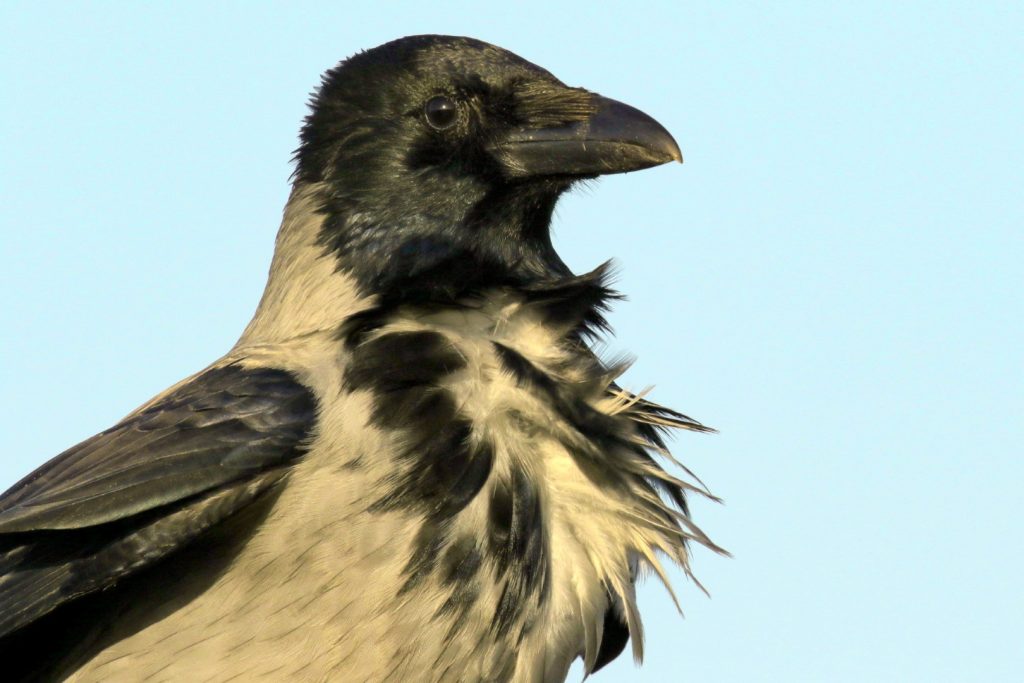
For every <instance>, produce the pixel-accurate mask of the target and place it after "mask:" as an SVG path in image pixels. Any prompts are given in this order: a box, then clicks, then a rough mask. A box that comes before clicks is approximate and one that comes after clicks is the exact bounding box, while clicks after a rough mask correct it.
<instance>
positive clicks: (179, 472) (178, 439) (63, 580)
mask: <svg viewBox="0 0 1024 683" xmlns="http://www.w3.org/2000/svg"><path fill="white" fill-rule="evenodd" d="M315 419H316V402H315V399H314V397H313V395H312V393H311V392H310V391H309V390H308V389H307V388H305V387H303V386H302V385H301V384H299V383H298V382H297V381H296V380H295V379H294V377H292V375H290V374H289V373H287V372H284V371H281V370H275V369H267V368H258V369H246V368H243V367H241V366H239V365H228V366H222V367H217V368H213V369H211V370H207V371H205V372H203V373H202V374H200V375H198V376H197V377H195V378H193V379H192V380H190V381H189V382H187V383H186V384H184V385H182V386H180V387H178V388H177V389H175V390H174V391H173V392H171V393H170V394H168V395H167V396H165V397H164V398H162V399H160V400H159V401H157V402H155V403H153V404H152V405H150V406H148V407H146V408H144V409H143V410H141V411H139V412H137V413H135V414H133V415H131V416H130V417H128V418H126V419H125V420H124V421H122V422H121V423H119V424H118V425H116V426H115V427H113V428H111V429H108V430H107V431H105V432H101V433H100V434H97V435H96V436H94V437H92V438H91V439H88V440H86V441H84V442H82V443H81V444H79V445H77V446H75V447H73V448H71V449H69V450H67V451H65V452H64V453H62V454H60V455H59V456H57V457H56V458H54V459H53V460H51V461H50V462H48V463H46V464H45V465H43V466H42V467H40V468H39V469H38V470H36V471H35V472H33V473H32V474H30V475H29V476H28V477H26V478H25V479H23V480H22V481H21V482H19V483H18V484H16V485H15V486H13V487H12V488H11V489H10V490H8V491H7V492H6V493H5V494H3V495H2V496H0V637H2V636H4V635H6V634H8V633H11V632H12V631H15V630H16V629H20V628H21V627H23V626H25V625H27V624H30V623H32V622H33V621H35V620H37V619H39V618H40V617H42V616H44V615H46V614H48V613H49V612H51V611H52V610H54V609H56V608H57V607H60V606H61V605H63V604H65V603H67V602H69V601H71V600H74V599H75V598H78V597H80V596H83V595H86V594H88V593H92V592H94V591H98V590H101V589H106V588H109V587H111V586H113V585H114V584H115V583H117V582H118V581H119V580H121V579H123V578H125V577H127V576H129V575H131V574H134V573H136V572H138V571H139V570H140V569H143V568H145V567H147V566H150V565H152V564H153V563H155V562H157V561H158V560H160V559H162V558H164V557H166V556H167V555H168V554H170V553H172V552H174V551H175V550H178V549H179V548H181V547H183V546H185V545H187V544H188V543H189V542H191V541H192V540H194V539H195V538H196V537H197V536H199V535H200V534H201V533H202V532H204V531H205V530H207V529H209V528H210V527H212V526H214V525H216V524H217V523H219V522H221V521H223V520H225V519H226V518H227V517H229V516H231V515H233V514H234V513H236V512H238V511H239V510H241V509H242V508H244V507H246V506H247V505H248V504H249V503H251V502H253V501H254V500H256V499H257V498H258V497H260V496H261V495H262V494H263V493H265V492H266V491H268V490H269V489H270V488H271V487H272V486H273V485H274V484H275V483H277V482H278V481H280V480H281V478H283V477H284V476H285V474H286V472H287V466H288V465H289V464H291V463H292V462H293V461H294V460H295V459H296V458H298V457H300V456H301V455H302V454H303V453H304V449H305V444H306V440H307V437H308V435H309V433H310V430H311V429H312V426H313V424H314V422H315Z"/></svg>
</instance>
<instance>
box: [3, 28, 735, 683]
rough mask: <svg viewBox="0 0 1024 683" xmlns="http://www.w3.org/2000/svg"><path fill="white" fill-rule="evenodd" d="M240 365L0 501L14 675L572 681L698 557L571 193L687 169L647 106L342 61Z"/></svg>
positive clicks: (454, 73) (689, 486)
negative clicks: (569, 230)
mask: <svg viewBox="0 0 1024 683" xmlns="http://www.w3.org/2000/svg"><path fill="white" fill-rule="evenodd" d="M310 107H311V112H310V114H309V115H308V117H307V118H306V121H305V125H304V126H303V128H302V133H301V144H300V146H299V149H298V151H297V153H296V157H295V160H296V170H295V175H294V187H293V189H292V192H291V196H290V198H289V200H288V204H287V206H286V207H285V210H284V219H283V222H282V224H281V229H280V232H279V233H278V236H277V243H276V249H275V252H274V257H273V262H272V265H271V268H270V275H269V279H268V282H267V285H266V290H265V292H264V294H263V297H262V299H261V301H260V303H259V307H258V308H257V310H256V313H255V316H254V317H253V319H252V322H250V323H249V325H248V327H246V329H245V330H244V331H243V332H242V335H241V338H240V339H239V340H238V343H237V344H236V345H235V346H234V348H232V349H231V350H230V351H229V352H228V353H227V355H225V356H224V357H223V358H221V359H219V360H217V361H215V362H214V363H213V364H212V365H210V366H209V367H207V368H206V369H204V370H202V371H200V372H198V373H197V374H195V375H193V376H192V377H189V378H187V379H185V380H183V381H182V382H180V383H178V384H177V385H175V386H173V387H171V388H170V389H168V390H167V391H165V392H164V393H162V394H160V395H159V396H157V397H155V398H153V399H152V400H150V401H149V402H148V403H146V404H145V405H143V406H142V407H140V408H138V409H137V410H135V411H134V412H133V413H131V414H130V415H129V416H128V417H126V418H125V419H124V420H122V421H121V422H120V423H118V424H116V425H115V426H113V427H111V428H110V429H107V430H106V431H103V432H100V433H99V434H97V435H95V436H93V437H92V438H90V439H88V440H86V441H84V442H82V443H80V444H78V445H77V446H74V447H72V448H70V449H68V450H67V451H65V452H64V453H62V454H60V455H59V456H57V457H55V458H54V459H53V460H50V461H49V462H48V463H46V464H45V465H43V466H42V467H40V468H39V469H37V470H36V471H35V472H33V473H32V474H30V475H28V476H27V477H25V478H24V479H23V480H22V481H20V482H19V483H18V484H16V485H15V486H14V487H13V488H11V489H10V490H8V491H7V492H6V493H5V494H3V496H0V667H2V669H0V671H2V675H0V678H2V679H3V680H5V681H17V680H25V681H50V680H68V681H75V682H78V683H85V682H100V681H103V682H106V683H111V682H115V683H116V682H121V681H124V682H135V681H151V682H154V683H155V682H157V681H207V682H218V681H374V682H385V681H401V682H403V683H404V682H407V681H452V682H461V683H467V682H473V681H517V682H523V683H527V682H529V683H533V682H538V683H542V682H554V681H563V680H564V679H565V677H566V675H567V673H568V670H569V667H570V664H571V663H572V661H573V660H574V659H576V658H577V657H580V658H582V660H583V663H584V667H585V670H586V671H587V673H592V672H594V671H597V670H598V669H600V668H601V667H602V666H604V665H605V664H607V663H608V662H609V661H611V660H612V659H614V658H615V657H616V656H618V655H619V653H620V652H621V651H622V650H623V648H624V646H625V644H626V642H627V641H628V640H630V639H631V640H632V643H633V654H634V656H635V657H636V658H637V659H638V660H639V658H640V656H641V654H642V646H641V643H642V633H641V624H640V617H639V615H638V611H637V604H636V596H635V591H634V584H635V581H636V580H637V578H638V575H639V574H640V572H641V571H642V570H644V569H651V570H653V571H655V572H656V573H657V574H658V575H659V576H660V577H661V578H662V580H663V581H664V580H665V574H664V572H663V570H662V567H661V565H660V563H659V559H658V556H659V555H662V556H666V557H668V558H670V559H671V560H672V561H674V562H676V563H677V564H679V565H680V566H681V567H682V568H683V569H684V571H686V572H687V574H689V563H688V557H689V555H688V552H689V550H688V546H689V544H690V542H691V541H696V542H698V543H701V544H704V545H706V546H708V547H710V548H712V549H714V550H720V549H718V548H717V546H715V545H714V544H713V543H712V542H711V541H710V540H709V539H708V538H707V536H705V535H704V534H703V533H702V532H701V531H700V530H699V529H698V528H697V527H696V526H695V525H694V524H693V523H692V522H691V521H690V517H689V514H688V512H687V507H686V494H687V493H691V492H693V493H698V494H702V495H709V494H708V493H707V491H706V490H705V489H704V488H703V486H702V485H701V484H700V483H699V481H696V480H693V478H692V477H691V478H690V479H691V481H688V480H684V479H681V478H677V477H676V476H673V475H672V474H670V473H669V472H667V471H666V470H665V469H664V468H663V467H662V465H661V464H660V460H661V459H662V458H663V457H668V452H667V451H666V449H665V445H664V443H663V441H662V434H661V433H662V431H663V430H664V429H665V428H682V429H689V430H695V431H708V430H707V428H705V427H704V426H702V425H701V424H700V423H698V422H696V421H695V420H692V419H690V418H688V417H686V416H685V415H682V414H680V413H677V412H674V411H672V410H669V409H667V408H664V407H661V406H659V405H657V404H655V403H653V402H651V401H649V400H647V399H645V398H644V397H643V396H641V395H637V394H634V393H631V392H629V391H626V390H624V389H622V388H621V387H620V386H619V385H618V384H616V378H617V377H618V376H619V375H620V374H621V373H622V372H623V370H624V366H623V364H622V363H607V362H604V361H602V360H601V359H599V358H598V356H597V355H596V354H595V353H594V351H593V350H592V349H591V346H590V343H591V342H592V341H593V339H594V337H595V336H596V335H598V334H600V333H602V332H604V331H605V329H606V325H605V321H604V318H603V317H602V313H603V311H604V310H605V307H606V305H607V304H608V302H609V301H610V300H612V299H614V298H615V297H616V294H615V293H614V292H613V291H612V290H611V289H610V288H609V284H608V268H607V265H605V266H601V267H599V268H597V269H596V270H594V271H593V272H590V273H586V274H583V275H575V274H573V273H572V272H571V271H570V270H569V268H568V267H567V266H566V265H565V264H564V263H563V262H562V260H561V259H560V258H559V256H558V254H557V253H555V250H554V248H553V247H552V243H551V239H550V235H549V226H550V222H551V215H552V211H553V209H554V206H555V202H556V201H557V199H558V198H559V196H560V195H561V194H562V193H563V192H565V191H566V190H568V189H569V188H570V187H572V186H573V185H574V184H575V183H577V182H579V181H581V180H585V179H589V178H594V177H596V176H599V175H603V174H609V173H623V172H627V171H635V170H638V169H643V168H648V167H651V166H655V165H658V164H662V163H665V162H668V161H673V160H674V161H682V156H681V154H680V151H679V148H678V146H677V145H676V143H675V141H674V140H673V139H672V136H671V135H669V133H668V132H667V131H666V130H665V129H664V128H663V127H662V126H661V125H659V124H658V123H657V122H656V121H654V120H653V119H652V118H650V117H649V116H647V115H646V114H644V113H642V112H640V111H638V110H637V109H634V108H633V107H630V106H629V105H626V104H623V103H620V102H616V101H614V100H611V99H606V98H604V97H601V96H599V95H596V94H594V93H592V92H589V91H587V90H583V89H580V88H573V87H568V86H566V85H564V84H563V83H562V82H560V81H559V80H558V79H556V78H555V77H554V76H552V75H551V74H550V73H548V72H547V71H545V70H543V69H541V68H539V67H537V66H535V65H533V64H531V63H529V62H527V61H525V60H523V59H521V58H520V57H517V56H516V55H514V54H512V53H510V52H507V51H505V50H502V49H500V48H498V47H495V46H493V45H489V44H487V43H483V42H480V41H477V40H472V39H469V38H459V37H448V36H415V37H409V38H403V39H401V40H396V41H394V42H391V43H388V44H386V45H382V46H380V47H378V48H375V49H372V50H369V51H366V52H363V53H360V54H358V55H356V56H354V57H352V58H350V59H348V60H346V61H344V62H342V63H341V64H339V65H338V66H337V67H336V68H334V69H331V70H330V71H328V72H327V73H326V74H325V75H324V77H323V82H322V84H321V87H320V88H319V90H318V92H317V93H316V94H315V95H314V96H313V98H312V101H311V104H310Z"/></svg>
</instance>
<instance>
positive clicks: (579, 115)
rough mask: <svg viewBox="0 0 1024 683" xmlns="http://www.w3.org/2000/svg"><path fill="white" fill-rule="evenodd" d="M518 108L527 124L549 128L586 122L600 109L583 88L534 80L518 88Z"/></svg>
mask: <svg viewBox="0 0 1024 683" xmlns="http://www.w3.org/2000/svg"><path fill="white" fill-rule="evenodd" d="M515 108H516V115H517V116H518V118H519V119H520V121H522V122H523V123H524V124H526V125H529V126H535V127H547V126H559V125H564V124H568V123H575V122H577V121H585V120H586V119H588V118H590V117H591V116H592V115H593V114H594V113H596V112H597V102H596V100H595V98H594V95H593V93H591V92H589V91H587V90H584V89H583V88H569V87H566V86H564V85H559V84H557V83H547V82H544V81H531V82H528V83H522V84H521V85H519V86H518V87H517V89H516V104H515Z"/></svg>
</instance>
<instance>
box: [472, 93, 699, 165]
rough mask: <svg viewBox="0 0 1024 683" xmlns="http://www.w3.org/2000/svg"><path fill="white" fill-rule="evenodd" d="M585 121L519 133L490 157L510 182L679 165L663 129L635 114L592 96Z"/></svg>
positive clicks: (633, 110) (678, 154)
mask: <svg viewBox="0 0 1024 683" xmlns="http://www.w3.org/2000/svg"><path fill="white" fill-rule="evenodd" d="M594 105H595V107H596V111H595V112H594V113H593V114H592V115H591V116H590V117H588V118H586V119H584V120H582V121H577V122H575V123H571V124H568V125H563V126H557V127H553V128H529V127H522V128H517V129H515V130H513V131H512V132H511V133H510V134H509V135H508V136H506V137H505V138H503V139H501V140H499V141H497V142H496V143H495V144H494V145H492V147H491V152H492V154H494V156H495V158H496V159H497V160H498V161H499V163H500V164H501V166H502V168H503V169H504V170H505V173H506V174H507V175H509V176H510V177H519V178H523V177H528V176H547V175H568V176H596V175H604V174H607V173H626V172H628V171H638V170H640V169H643V168H650V167H651V166H658V165H660V164H664V163H668V162H669V161H678V162H680V163H682V161H683V154H682V152H680V151H679V145H677V144H676V141H675V140H674V139H673V138H672V136H671V135H670V134H669V132H668V131H667V130H665V128H664V127H663V126H662V125H661V124H660V123H658V122H657V121H655V120H654V119H652V118H651V117H650V116H648V115H647V114H645V113H643V112H642V111H640V110H639V109H636V108H634V107H631V106H629V105H628V104H623V103H622V102H617V101H615V100H611V99H608V98H606V97H601V96H600V95H594Z"/></svg>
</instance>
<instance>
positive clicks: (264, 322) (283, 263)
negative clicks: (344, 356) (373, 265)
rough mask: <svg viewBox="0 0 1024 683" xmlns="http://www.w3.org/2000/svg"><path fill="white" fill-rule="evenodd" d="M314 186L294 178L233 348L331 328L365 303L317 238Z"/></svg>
mask: <svg viewBox="0 0 1024 683" xmlns="http://www.w3.org/2000/svg"><path fill="white" fill-rule="evenodd" d="M318 190H319V188H318V186H316V185H307V184H303V183H297V184H296V185H295V187H294V188H293V189H292V193H291V196H290V197H289V198H288V203H287V205H286V206H285V209H284V218H283V220H282V221H281V228H280V230H279V231H278V233H277V241H276V245H275V249H274V259H273V262H272V263H271V265H270V275H269V277H268V280H267V286H266V289H265V290H264V292H263V298H262V299H261V300H260V303H259V306H258V307H257V309H256V313H255V315H254V316H253V318H252V321H251V322H250V323H249V325H248V326H247V327H246V328H245V331H244V332H243V333H242V336H241V338H240V339H239V340H238V343H237V344H236V345H235V348H236V349H237V348H239V347H243V346H251V345H261V344H279V343H283V342H286V341H289V340H292V339H295V338H297V337H302V336H305V335H309V334H314V333H316V332H319V331H325V330H330V329H333V328H335V327H336V326H337V325H338V324H339V322H341V321H342V320H344V319H345V318H347V317H348V316H349V315H351V314H353V313H355V312H357V311H359V310H362V309H364V308H366V307H367V306H368V305H369V304H370V301H368V300H367V299H366V298H365V297H361V296H360V295H359V293H358V291H357V288H356V283H355V281H354V279H353V278H351V277H350V276H348V275H346V274H344V273H342V272H339V271H338V268H337V261H336V260H335V259H334V258H332V257H331V256H330V255H328V254H326V253H325V250H324V247H323V245H322V244H318V242H317V239H318V236H319V234H320V230H321V227H322V225H323V221H324V215H323V214H322V213H320V212H318V211H317V203H316V200H315V196H316V193H317V192H318Z"/></svg>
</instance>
